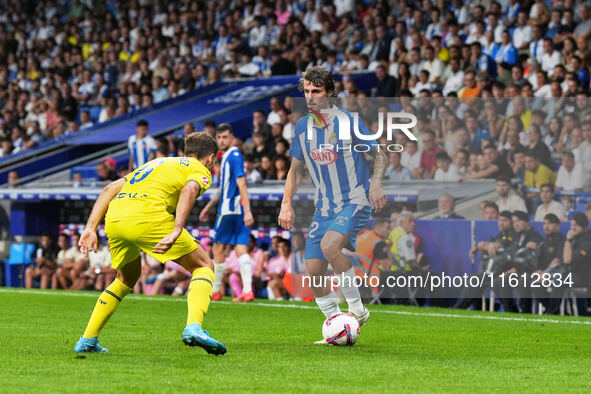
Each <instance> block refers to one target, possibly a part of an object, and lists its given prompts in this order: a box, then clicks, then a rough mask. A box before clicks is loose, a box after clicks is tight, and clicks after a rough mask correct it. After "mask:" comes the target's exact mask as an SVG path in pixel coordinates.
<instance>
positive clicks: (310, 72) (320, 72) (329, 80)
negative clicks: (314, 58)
mask: <svg viewBox="0 0 591 394" xmlns="http://www.w3.org/2000/svg"><path fill="white" fill-rule="evenodd" d="M304 81H309V82H311V83H312V85H314V86H316V87H324V89H325V90H326V92H327V93H328V96H329V97H334V96H335V87H334V75H333V73H332V72H331V71H330V70H329V69H328V68H326V67H324V66H310V67H307V68H306V70H305V71H304V72H303V73H302V77H301V78H300V80H299V82H298V90H299V91H300V92H304Z"/></svg>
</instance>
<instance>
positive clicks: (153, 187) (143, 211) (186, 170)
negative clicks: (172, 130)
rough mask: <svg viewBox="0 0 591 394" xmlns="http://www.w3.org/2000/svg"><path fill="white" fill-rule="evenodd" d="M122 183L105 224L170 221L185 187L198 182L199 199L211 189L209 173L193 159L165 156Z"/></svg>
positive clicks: (146, 165) (110, 206) (128, 176)
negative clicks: (130, 221)
mask: <svg viewBox="0 0 591 394" xmlns="http://www.w3.org/2000/svg"><path fill="white" fill-rule="evenodd" d="M125 181H126V183H125V185H123V188H122V189H121V192H120V193H119V194H117V195H116V196H115V197H114V198H113V200H111V202H110V203H109V209H108V211H107V215H106V218H105V221H107V222H116V221H120V220H133V221H136V222H138V223H139V222H162V221H164V220H167V219H170V218H171V217H172V216H174V214H175V211H176V206H177V203H178V201H179V196H180V193H181V190H182V188H183V187H184V186H185V184H186V183H187V182H188V181H195V182H197V183H198V184H199V196H201V195H203V193H205V191H206V190H207V189H209V187H210V186H211V172H210V171H209V170H208V169H207V167H205V166H204V165H203V164H202V163H201V162H200V161H199V160H197V159H195V158H192V157H167V158H162V159H155V160H152V161H149V162H147V163H146V164H144V165H143V166H141V167H140V168H138V169H137V170H135V171H134V172H132V173H130V174H128V175H127V176H126V177H125ZM199 196H197V197H199Z"/></svg>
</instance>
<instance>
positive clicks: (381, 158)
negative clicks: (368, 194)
mask: <svg viewBox="0 0 591 394" xmlns="http://www.w3.org/2000/svg"><path fill="white" fill-rule="evenodd" d="M369 155H370V156H371V157H373V159H374V163H373V175H372V177H371V180H372V182H376V183H380V184H381V183H382V180H383V179H384V174H386V168H387V167H388V156H386V154H385V153H384V152H383V151H382V150H380V149H374V150H373V151H372V152H370V153H369Z"/></svg>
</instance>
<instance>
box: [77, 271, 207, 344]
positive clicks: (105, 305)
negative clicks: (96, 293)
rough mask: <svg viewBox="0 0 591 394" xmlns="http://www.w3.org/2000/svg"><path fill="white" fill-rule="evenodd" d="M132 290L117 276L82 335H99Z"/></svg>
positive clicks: (90, 336) (102, 297)
mask: <svg viewBox="0 0 591 394" xmlns="http://www.w3.org/2000/svg"><path fill="white" fill-rule="evenodd" d="M131 290H132V289H130V288H129V287H127V286H126V285H125V284H124V283H123V282H121V281H120V280H119V278H116V279H115V280H114V281H113V283H111V285H110V286H109V287H107V288H106V289H105V291H103V292H102V293H101V295H100V297H99V299H98V301H97V302H96V305H95V307H94V311H93V312H92V316H90V320H89V321H88V326H87V327H86V331H84V335H82V337H83V338H94V337H98V335H99V333H100V332H101V330H102V329H103V327H104V326H105V324H106V323H107V320H109V318H110V317H111V315H112V314H113V312H115V309H117V306H118V305H119V303H120V302H121V300H122V299H123V297H125V296H126V295H128V294H129V293H131ZM208 303H209V302H208Z"/></svg>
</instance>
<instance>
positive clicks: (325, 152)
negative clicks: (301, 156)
mask: <svg viewBox="0 0 591 394" xmlns="http://www.w3.org/2000/svg"><path fill="white" fill-rule="evenodd" d="M310 157H311V158H312V160H314V161H315V162H316V164H318V165H321V166H327V165H329V164H332V163H334V162H335V161H336V160H337V154H336V153H335V152H334V151H332V150H330V149H326V148H325V147H324V148H316V149H312V150H311V151H310Z"/></svg>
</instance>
